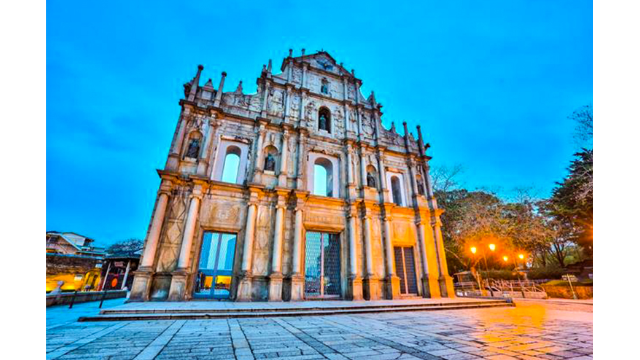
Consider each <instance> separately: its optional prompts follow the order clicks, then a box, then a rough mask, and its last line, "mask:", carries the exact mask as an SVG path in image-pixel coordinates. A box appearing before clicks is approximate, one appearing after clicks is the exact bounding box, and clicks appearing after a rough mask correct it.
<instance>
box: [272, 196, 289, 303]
mask: <svg viewBox="0 0 640 360" xmlns="http://www.w3.org/2000/svg"><path fill="white" fill-rule="evenodd" d="M285 210H286V206H285V202H284V194H279V195H278V203H277V205H276V228H275V231H274V234H273V253H272V255H273V256H272V258H271V275H269V301H282V243H283V241H284V212H285Z"/></svg>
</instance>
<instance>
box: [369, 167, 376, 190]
mask: <svg viewBox="0 0 640 360" xmlns="http://www.w3.org/2000/svg"><path fill="white" fill-rule="evenodd" d="M377 179H378V172H377V171H376V168H375V167H373V166H372V165H369V166H367V186H368V187H372V188H377V187H378V185H377V183H378V181H377Z"/></svg>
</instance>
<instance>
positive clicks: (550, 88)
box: [36, 0, 593, 245]
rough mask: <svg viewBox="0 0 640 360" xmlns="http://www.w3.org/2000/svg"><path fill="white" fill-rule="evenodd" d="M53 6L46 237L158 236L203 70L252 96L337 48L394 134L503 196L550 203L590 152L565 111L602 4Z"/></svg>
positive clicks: (573, 101) (584, 87) (585, 92)
mask: <svg viewBox="0 0 640 360" xmlns="http://www.w3.org/2000/svg"><path fill="white" fill-rule="evenodd" d="M47 5H48V6H47V79H46V90H47V230H59V231H76V232H79V233H81V234H85V235H87V236H90V237H93V238H95V239H96V240H97V241H98V242H99V243H101V244H103V245H106V244H109V243H113V242H115V241H118V240H123V239H126V238H131V237H137V238H144V236H145V233H146V230H147V226H148V223H149V220H150V216H151V210H152V207H153V203H154V199H155V194H156V191H157V189H158V185H159V180H158V176H157V174H156V172H155V169H158V168H161V167H162V166H163V165H164V162H165V159H166V156H167V152H168V149H169V145H170V143H171V137H172V134H173V131H174V128H175V125H176V122H177V120H178V115H179V112H180V107H179V106H178V101H179V99H180V98H181V96H182V94H183V89H182V84H184V83H185V82H187V81H188V80H190V79H191V78H192V77H193V75H194V74H195V71H196V68H197V65H198V64H202V65H204V67H205V68H204V71H203V83H204V81H206V80H207V79H208V78H212V79H213V82H214V84H216V86H217V84H218V81H219V79H220V73H221V72H222V71H226V72H227V73H228V76H227V80H226V85H225V89H226V90H228V91H231V90H233V89H235V87H236V86H237V84H238V81H240V80H242V81H243V86H244V89H245V92H254V91H255V88H256V85H255V83H256V82H255V81H256V78H257V77H258V76H259V75H260V69H261V68H262V64H266V62H267V61H268V59H273V61H274V68H278V69H279V66H280V64H281V61H282V59H283V58H284V57H285V56H287V54H288V49H289V48H292V49H294V54H295V55H299V54H300V50H301V49H302V48H306V49H307V53H311V52H314V51H316V50H320V49H324V50H326V51H328V52H329V53H330V54H331V55H332V56H333V57H334V58H336V60H337V61H338V62H344V64H345V67H347V68H349V69H351V68H354V69H355V70H356V76H358V77H359V78H361V79H362V80H363V83H364V84H363V93H364V94H365V95H368V94H369V93H370V92H371V90H374V91H375V93H376V98H377V100H378V101H379V102H380V103H382V104H383V105H384V108H383V111H384V113H385V114H384V116H383V123H384V124H385V126H387V127H388V126H389V125H390V124H391V121H394V122H395V123H396V127H397V128H398V129H401V128H402V126H401V124H402V121H407V123H408V124H409V127H410V129H412V130H413V129H415V125H417V124H420V125H421V126H422V129H423V135H424V137H425V140H426V141H428V142H429V143H431V145H432V147H431V149H430V150H429V154H430V155H431V156H433V157H434V158H433V160H432V163H433V165H434V166H437V165H453V164H462V165H463V166H464V167H465V172H464V174H463V175H462V176H461V178H460V180H461V181H462V182H463V183H464V184H465V186H467V187H468V188H478V187H485V188H490V189H495V190H499V191H500V192H501V193H504V194H508V193H509V191H510V190H511V189H513V188H515V187H533V188H535V189H536V190H537V192H538V194H539V195H540V196H548V195H549V194H550V191H551V189H552V188H553V186H554V182H555V181H559V180H561V178H562V177H563V176H564V175H565V173H566V167H567V166H568V164H569V161H570V160H571V157H572V154H573V153H574V152H575V151H576V150H577V149H578V146H577V145H576V142H575V140H574V138H573V132H574V128H575V124H574V123H572V122H571V121H570V120H568V119H567V116H568V115H570V114H571V113H572V112H573V111H574V110H576V109H577V108H579V107H581V106H582V105H586V104H591V103H592V101H593V57H592V54H593V38H592V34H593V25H592V18H593V13H592V3H591V2H589V1H556V0H554V1H551V0H549V1H516V0H510V1H487V2H479V1H446V2H445V1H420V2H415V3H414V4H404V3H403V2H389V1H364V2H361V3H355V2H345V1H340V2H333V1H328V0H325V1H321V2H313V3H310V2H302V1H270V2H258V1H256V2H242V3H241V2H232V1H227V2H214V1H202V2H190V4H189V5H182V4H181V5H178V3H177V2H163V1H158V2H153V3H151V2H149V3H145V4H136V3H133V2H127V1H122V2H121V1H110V2H86V1H85V2H82V1H64V2H61V1H57V2H50V3H48V4H47ZM36 86H37V85H36Z"/></svg>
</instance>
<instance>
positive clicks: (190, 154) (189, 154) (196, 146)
mask: <svg viewBox="0 0 640 360" xmlns="http://www.w3.org/2000/svg"><path fill="white" fill-rule="evenodd" d="M201 138H202V136H201V135H200V133H199V132H194V133H192V134H191V135H189V142H188V143H187V149H186V152H185V154H184V157H185V158H192V159H197V158H198V155H200V140H201Z"/></svg>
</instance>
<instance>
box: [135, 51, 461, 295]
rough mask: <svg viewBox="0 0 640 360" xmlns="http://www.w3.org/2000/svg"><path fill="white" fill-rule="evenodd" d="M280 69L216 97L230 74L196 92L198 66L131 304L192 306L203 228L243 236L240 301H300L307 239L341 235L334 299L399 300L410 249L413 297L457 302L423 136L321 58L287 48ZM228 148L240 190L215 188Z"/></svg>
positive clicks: (238, 257)
mask: <svg viewBox="0 0 640 360" xmlns="http://www.w3.org/2000/svg"><path fill="white" fill-rule="evenodd" d="M280 69H281V71H282V72H281V73H279V74H275V73H273V70H272V65H271V62H269V64H268V65H265V66H264V68H263V70H262V72H261V75H260V77H259V78H258V81H257V84H258V89H257V92H256V93H255V94H244V92H243V89H242V83H241V84H239V85H238V87H237V88H236V89H235V91H233V92H224V91H223V89H224V82H225V77H226V74H225V73H223V74H222V77H221V79H220V84H219V86H218V88H217V89H215V88H214V87H213V82H212V81H211V80H209V81H207V82H206V84H205V85H204V86H200V77H201V73H202V70H203V68H202V67H199V69H198V72H197V74H196V76H195V78H194V79H193V80H192V81H190V82H188V83H187V84H185V98H184V99H183V100H181V102H180V104H181V106H182V112H181V115H180V119H179V121H178V124H177V126H176V131H175V133H174V138H173V141H172V144H171V148H170V151H169V156H168V158H167V163H166V165H165V168H164V169H163V170H159V171H158V173H159V175H160V177H161V179H162V184H161V186H160V191H159V192H158V197H157V203H156V207H155V209H154V214H153V216H152V219H151V223H150V226H149V231H148V234H147V239H146V243H145V250H144V254H143V257H142V260H141V266H140V268H139V269H138V271H137V272H136V274H135V275H136V276H135V281H134V285H133V287H132V295H131V299H132V300H134V301H137V300H143V301H144V300H149V299H153V300H166V299H168V300H189V299H191V297H192V294H193V290H194V286H195V282H196V279H195V276H196V274H197V272H198V261H199V258H200V249H201V247H202V239H203V236H204V233H205V232H207V231H215V232H225V233H234V234H236V235H237V241H236V248H235V259H234V265H233V281H232V283H231V295H230V297H231V299H234V300H237V301H251V300H271V301H280V300H283V299H284V300H302V299H303V297H304V296H303V294H301V291H302V287H303V285H304V241H305V240H304V239H305V236H306V232H307V231H322V232H329V233H335V234H339V239H340V243H341V269H342V273H343V274H342V279H341V281H342V283H343V286H342V294H341V297H342V298H345V299H361V298H362V297H363V296H364V297H365V298H368V299H377V298H381V297H386V298H398V297H399V296H400V294H399V291H400V290H399V287H398V286H399V285H398V281H399V280H398V277H397V274H395V265H394V261H395V260H394V258H393V252H394V250H393V247H394V246H403V247H409V248H411V249H412V250H413V254H414V256H413V257H414V259H415V271H416V276H417V282H418V283H419V284H420V286H419V289H418V295H421V296H425V297H438V296H453V285H452V281H451V278H450V277H449V274H448V271H447V268H446V261H445V260H444V248H443V246H442V237H441V234H440V232H439V215H440V212H441V211H440V210H439V209H438V208H437V204H436V202H435V199H434V198H433V193H432V191H431V186H430V183H429V181H430V179H429V177H428V171H429V164H428V161H429V159H430V157H429V156H427V155H426V154H425V149H426V148H427V147H428V145H426V144H424V142H423V140H422V135H421V134H420V133H419V132H418V139H417V140H416V139H415V138H414V136H413V135H412V134H411V133H410V132H409V131H408V129H407V128H406V124H404V127H405V129H404V130H405V135H403V136H401V135H399V134H398V133H397V132H396V130H395V126H392V127H391V129H390V130H387V129H385V128H384V127H383V126H382V122H381V117H382V111H381V109H382V106H381V105H380V104H378V103H377V101H376V98H375V95H374V94H373V93H371V95H370V96H369V97H367V98H365V97H364V96H363V95H362V94H361V92H360V86H361V84H362V81H361V80H360V79H358V78H356V77H355V75H354V72H353V71H352V72H349V71H347V70H346V69H345V68H344V67H343V66H342V65H340V64H338V63H336V62H335V60H334V59H333V58H332V57H331V56H330V55H329V54H327V53H326V52H319V53H316V54H312V55H303V56H299V57H294V56H292V55H291V54H290V56H289V57H287V58H285V60H284V61H283V64H282V66H281V68H280ZM321 109H324V110H322V111H321ZM327 110H328V113H327V112H326V111H327ZM321 113H322V114H325V115H328V118H326V117H327V116H325V115H323V116H324V118H323V119H322V121H321V119H320V114H321ZM325 120H326V121H325ZM324 122H326V123H328V130H327V129H324V128H322V126H323V125H322V124H323V123H324ZM418 130H419V129H418ZM267 153H271V154H272V155H271V156H273V157H274V158H272V159H273V160H274V161H273V162H270V164H271V163H273V168H269V169H268V168H267V166H266V163H267V162H268V161H267V159H266V154H267ZM229 154H231V155H234V156H239V167H238V174H237V176H236V181H235V183H228V182H223V181H222V180H223V174H224V171H225V163H226V161H227V157H228V156H229ZM269 161H271V160H269ZM315 164H323V165H322V166H326V167H327V171H328V174H330V175H328V179H327V181H328V184H330V186H329V187H330V188H332V190H333V192H332V194H331V196H322V195H317V194H315V193H317V191H314V181H315V179H314V176H313V173H314V171H315V170H314V169H315V167H314V165H315ZM368 171H373V172H371V173H370V174H371V175H370V176H368V175H367V174H368ZM388 174H395V176H396V177H398V178H400V179H401V181H400V183H399V184H397V185H398V186H400V188H399V189H395V188H394V186H396V185H393V184H391V180H390V179H391V177H390V175H388ZM417 175H418V176H417ZM369 177H372V178H373V179H374V180H373V181H374V184H370V183H369V181H370V180H368V178H369ZM417 178H421V179H425V182H426V183H421V184H420V186H418V185H417V182H416V181H417V180H416V179H417ZM227 181H228V180H227ZM319 188H320V187H318V189H319ZM418 189H422V190H420V191H418ZM394 191H396V192H399V193H401V194H402V199H403V200H402V203H394V202H393V192H394ZM363 287H364V289H363Z"/></svg>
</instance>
